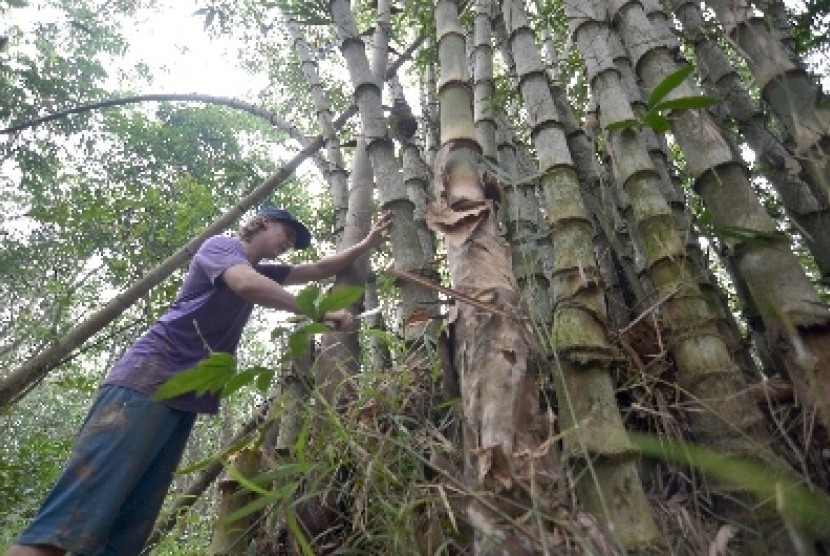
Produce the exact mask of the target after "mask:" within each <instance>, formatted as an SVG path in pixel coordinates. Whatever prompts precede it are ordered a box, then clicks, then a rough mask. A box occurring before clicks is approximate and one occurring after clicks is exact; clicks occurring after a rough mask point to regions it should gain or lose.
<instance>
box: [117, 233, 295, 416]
mask: <svg viewBox="0 0 830 556" xmlns="http://www.w3.org/2000/svg"><path fill="white" fill-rule="evenodd" d="M247 263H248V261H247V259H245V252H244V251H243V249H242V244H241V243H240V241H239V240H237V239H234V238H231V237H227V236H213V237H212V238H210V239H208V240H207V241H205V242H204V243H203V244H202V246H201V247H200V248H199V250H198V251H197V252H196V255H195V256H194V257H193V261H192V262H191V263H190V268H189V269H188V271H187V275H186V276H185V279H184V282H183V283H182V288H181V291H179V295H178V297H177V298H176V301H174V302H173V304H172V305H171V306H170V309H168V310H167V312H166V313H165V314H164V315H163V316H162V317H161V318H160V319H159V320H158V321H157V322H156V323H155V324H154V325H153V326H152V327H150V329H149V330H148V331H147V333H145V334H144V335H143V336H142V337H141V338H139V339H138V340H137V341H136V342H135V343H134V344H133V345H132V346H131V347H130V349H129V350H127V353H125V354H124V357H122V358H121V360H120V361H118V363H116V364H115V366H114V367H113V368H112V370H111V371H110V374H109V376H108V377H107V378H106V380H104V384H115V385H119V386H125V387H127V388H131V389H133V390H138V391H139V392H143V393H145V394H148V395H152V394H153V392H155V390H156V388H158V386H159V385H160V384H162V383H163V382H164V381H165V380H167V379H168V378H170V377H172V376H173V375H175V374H178V373H180V372H182V371H185V370H187V369H192V368H193V367H195V366H196V365H197V364H198V363H199V361H201V360H203V359H205V358H206V357H207V356H208V355H209V354H210V351H214V352H217V351H224V352H228V353H235V352H236V347H237V345H238V344H239V338H240V337H241V336H242V330H243V328H244V327H245V324H247V322H248V318H249V317H250V316H251V311H252V310H253V304H252V303H250V302H249V301H246V300H244V299H242V298H241V297H239V296H238V295H237V294H236V293H235V292H234V291H233V290H231V289H230V288H229V287H228V286H227V285H226V284H225V282H224V281H223V280H222V273H223V272H224V271H225V270H227V269H228V268H230V267H232V266H235V265H238V264H247ZM254 268H255V269H256V270H257V271H258V272H259V273H260V274H263V275H265V276H267V277H268V278H270V279H272V280H274V281H276V282H282V281H283V280H285V278H286V277H287V276H288V274H289V273H290V272H291V267H290V266H284V265H273V264H271V265H269V264H258V265H254ZM208 346H209V347H210V349H208ZM164 403H166V404H167V405H169V406H171V407H173V408H175V409H180V410H182V411H192V412H196V413H216V412H217V411H218V409H219V398H218V396H216V395H212V394H205V395H203V396H196V395H195V393H189V394H185V395H183V396H179V397H177V398H173V399H170V400H165V402H164Z"/></svg>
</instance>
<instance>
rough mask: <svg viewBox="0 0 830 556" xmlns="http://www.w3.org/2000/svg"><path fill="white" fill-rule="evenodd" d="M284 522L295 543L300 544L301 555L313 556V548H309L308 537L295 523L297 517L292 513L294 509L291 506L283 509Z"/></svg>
mask: <svg viewBox="0 0 830 556" xmlns="http://www.w3.org/2000/svg"><path fill="white" fill-rule="evenodd" d="M285 524H286V525H287V526H288V530H289V531H291V534H292V535H293V536H294V540H296V541H297V544H299V545H300V551H301V552H302V553H303V556H314V550H312V549H311V545H310V544H309V542H308V539H306V537H305V533H303V530H302V529H301V528H300V524H299V523H297V517H296V516H295V515H294V510H292V509H291V508H287V509H286V511H285Z"/></svg>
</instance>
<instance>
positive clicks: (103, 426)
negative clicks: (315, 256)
mask: <svg viewBox="0 0 830 556" xmlns="http://www.w3.org/2000/svg"><path fill="white" fill-rule="evenodd" d="M390 223H391V214H390V213H388V212H387V213H384V214H383V215H381V217H380V219H379V220H378V221H377V222H376V223H375V224H374V225H373V226H372V229H371V231H370V232H369V234H368V235H367V236H366V237H365V238H364V239H363V241H361V242H360V243H358V244H357V245H355V246H353V247H351V248H350V249H346V250H345V251H342V252H340V253H337V254H335V255H331V256H328V257H325V258H323V259H321V260H319V261H317V262H314V263H310V264H302V265H298V266H285V265H276V264H261V261H262V260H264V259H273V258H276V257H279V256H280V255H281V254H283V253H285V252H286V251H288V250H289V249H291V248H292V247H293V248H296V249H305V248H306V247H308V246H309V244H310V243H311V234H310V233H309V231H308V229H307V228H306V227H305V226H304V225H303V224H302V223H300V222H299V221H297V220H296V219H295V218H294V217H293V216H292V215H291V213H289V212H288V211H287V210H283V209H279V208H274V207H265V208H263V209H262V210H261V211H260V212H259V213H258V215H257V216H256V217H255V218H254V219H253V220H252V221H250V222H248V223H247V224H246V225H245V226H243V227H242V229H241V230H240V233H239V239H235V238H232V237H228V236H214V237H212V238H210V239H208V240H207V241H205V243H204V244H202V246H201V247H200V248H199V250H198V251H197V252H196V255H195V256H194V257H193V261H192V262H191V265H190V268H189V270H188V272H187V275H186V276H185V279H184V282H183V284H182V287H181V291H180V292H179V295H178V297H177V299H176V301H175V302H174V303H173V304H172V305H171V306H170V308H169V309H168V311H167V312H166V313H165V314H164V315H163V316H162V317H161V318H160V319H159V320H158V322H156V323H155V324H154V325H153V326H152V327H151V328H150V329H149V330H148V331H147V333H146V334H144V335H143V336H142V337H141V338H139V339H138V340H137V341H136V342H135V343H134V344H133V345H132V346H131V347H130V349H129V350H127V352H126V354H125V355H124V357H122V358H121V360H120V361H119V362H118V363H116V364H115V366H114V367H113V368H112V370H111V371H110V373H109V376H108V377H107V378H106V379H105V380H104V382H103V384H102V386H101V389H100V391H99V393H98V397H97V399H96V400H95V402H94V404H93V406H92V409H90V412H89V414H88V415H87V418H86V420H85V422H84V424H83V427H82V428H81V432H80V434H79V436H78V439H77V440H76V444H75V448H74V450H73V452H72V456H71V457H70V460H69V462H68V463H67V466H66V468H65V469H64V472H63V475H62V476H61V477H60V479H59V480H58V482H57V484H56V485H55V487H54V488H53V490H52V492H51V493H50V494H49V496H48V497H47V499H46V501H45V502H44V503H43V506H42V507H41V508H40V510H39V511H38V513H37V515H36V516H35V518H34V520H33V522H32V524H31V525H30V526H29V528H28V529H27V530H26V531H24V532H23V534H22V535H21V536H20V537H19V538H18V539H17V544H16V545H14V546H12V547H11V548H9V550H8V551H7V552H6V556H33V555H53V554H56V555H57V554H66V553H67V552H71V553H73V554H82V555H84V556H92V555H105V556H136V555H138V554H139V553H140V552H141V549H142V547H143V545H144V542H145V541H146V539H147V536H148V535H149V534H150V531H151V529H152V526H153V523H154V521H155V519H156V516H157V515H158V512H159V510H160V508H161V504H162V502H163V501H164V497H165V495H166V494H167V490H168V488H169V487H170V483H171V481H172V479H173V473H174V471H175V470H176V467H177V466H178V463H179V460H180V459H181V455H182V452H183V450H184V446H185V444H186V442H187V439H188V437H189V435H190V431H191V429H192V427H193V423H194V421H195V419H196V415H197V414H198V413H216V411H217V410H218V407H219V399H218V396H217V395H213V394H206V395H202V396H197V395H196V394H195V393H190V394H185V395H183V396H179V397H177V398H173V399H170V400H164V401H163V402H159V401H155V400H153V398H152V394H153V392H154V391H155V389H156V388H158V386H159V385H160V384H162V383H163V382H164V381H166V380H167V379H168V378H170V377H172V376H174V375H176V374H177V373H180V372H182V371H185V370H187V369H191V368H193V367H195V366H196V365H197V364H198V363H199V361H201V360H202V359H204V358H205V357H207V356H208V355H209V354H210V353H211V352H220V351H221V352H229V353H235V351H236V347H237V344H238V343H239V339H240V337H241V335H242V330H243V328H244V326H245V324H246V323H247V322H248V318H249V317H250V315H251V311H252V310H253V306H254V305H260V306H262V307H268V308H272V309H280V310H284V311H290V312H293V313H299V312H300V309H299V307H298V306H297V303H296V301H295V299H294V296H293V295H292V294H291V293H290V292H288V291H286V290H285V289H284V288H283V287H282V286H283V285H290V284H304V283H306V282H310V281H314V280H320V279H322V278H327V277H329V276H333V275H335V274H337V273H339V272H341V271H343V270H345V269H346V268H348V267H349V265H350V264H351V263H352V262H354V261H355V260H356V259H357V258H358V257H360V256H361V255H363V254H365V253H367V252H368V251H369V250H370V249H372V248H374V247H377V246H378V245H380V244H381V243H382V242H383V241H384V240H385V237H384V235H385V234H384V231H385V230H386V229H387V228H388V227H389V225H390ZM324 320H325V321H326V322H328V323H330V325H332V326H333V327H335V328H336V329H345V328H348V327H350V326H351V325H352V323H353V317H352V315H351V313H349V312H348V311H334V312H329V313H326V315H325V316H324Z"/></svg>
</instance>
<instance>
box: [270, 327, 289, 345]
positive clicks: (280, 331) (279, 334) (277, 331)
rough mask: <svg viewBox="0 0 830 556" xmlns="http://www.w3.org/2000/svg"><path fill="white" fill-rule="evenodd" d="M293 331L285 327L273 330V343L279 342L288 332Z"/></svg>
mask: <svg viewBox="0 0 830 556" xmlns="http://www.w3.org/2000/svg"><path fill="white" fill-rule="evenodd" d="M289 330H291V329H290V328H286V327H284V326H277V327H275V328H274V329H273V330H271V341H272V342H276V341H277V340H279V339H280V338H281V337H282V336H283V335H284V334H285V333H286V332H288V331H289Z"/></svg>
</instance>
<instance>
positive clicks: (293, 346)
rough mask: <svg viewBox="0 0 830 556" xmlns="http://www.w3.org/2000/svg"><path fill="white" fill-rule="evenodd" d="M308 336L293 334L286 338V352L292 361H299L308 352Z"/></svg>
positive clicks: (299, 333)
mask: <svg viewBox="0 0 830 556" xmlns="http://www.w3.org/2000/svg"><path fill="white" fill-rule="evenodd" d="M309 342H310V339H309V335H308V334H304V333H302V332H295V333H294V334H292V335H291V336H289V337H288V351H289V353H290V354H291V358H292V359H300V358H301V357H302V356H303V355H305V353H306V351H308V344H309Z"/></svg>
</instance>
